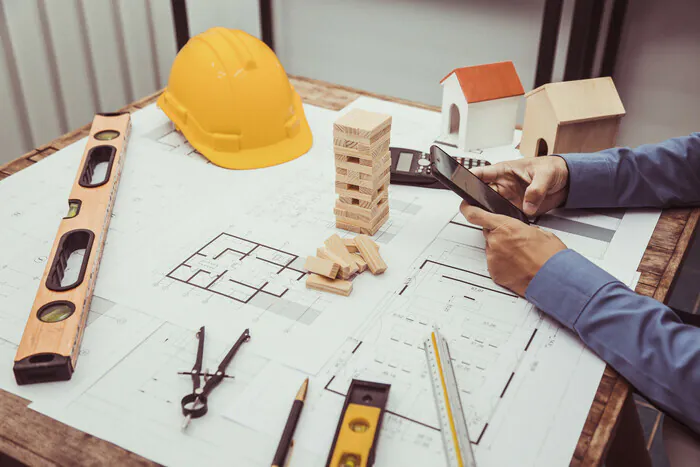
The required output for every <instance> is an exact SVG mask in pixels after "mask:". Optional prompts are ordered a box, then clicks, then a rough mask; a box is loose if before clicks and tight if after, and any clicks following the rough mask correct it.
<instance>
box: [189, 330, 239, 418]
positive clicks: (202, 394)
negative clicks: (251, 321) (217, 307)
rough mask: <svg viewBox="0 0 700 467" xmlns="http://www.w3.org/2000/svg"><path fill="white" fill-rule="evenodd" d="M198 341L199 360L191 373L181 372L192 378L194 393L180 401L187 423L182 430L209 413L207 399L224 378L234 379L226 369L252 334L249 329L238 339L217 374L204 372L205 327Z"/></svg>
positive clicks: (199, 334) (199, 333)
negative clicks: (202, 380)
mask: <svg viewBox="0 0 700 467" xmlns="http://www.w3.org/2000/svg"><path fill="white" fill-rule="evenodd" d="M197 339H199V345H198V346H197V360H196V361H195V362H194V366H193V367H192V370H191V371H181V372H179V373H178V374H180V375H191V376H192V393H191V394H187V395H186V396H185V397H183V398H182V401H180V405H181V406H182V414H183V415H184V416H185V421H184V422H183V423H182V429H183V430H185V429H186V428H187V426H188V425H189V424H190V421H191V420H192V419H193V418H199V417H202V416H204V414H206V413H207V410H208V408H207V397H208V396H209V394H210V393H211V392H212V391H213V390H214V388H215V387H217V386H218V385H219V383H221V381H223V380H224V378H233V376H230V375H227V374H226V367H228V365H229V363H231V360H233V357H234V355H236V352H238V349H239V348H240V347H241V345H243V343H244V342H247V341H249V340H250V332H249V330H248V329H246V330H245V331H243V334H241V337H239V338H238V340H237V341H236V343H235V344H233V347H231V350H229V351H228V353H227V354H226V356H225V357H224V359H223V360H222V361H221V363H220V364H219V367H218V368H217V369H216V373H213V374H212V373H209V372H208V371H204V372H202V359H203V357H204V326H202V327H201V328H199V332H197ZM200 377H204V387H200V384H201V379H200Z"/></svg>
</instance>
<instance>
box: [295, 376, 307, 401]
mask: <svg viewBox="0 0 700 467" xmlns="http://www.w3.org/2000/svg"><path fill="white" fill-rule="evenodd" d="M308 387H309V378H306V379H305V380H304V382H303V383H301V387H300V388H299V392H297V400H300V401H303V400H305V399H306V390H307V389H308Z"/></svg>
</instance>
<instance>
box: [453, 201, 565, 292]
mask: <svg viewBox="0 0 700 467" xmlns="http://www.w3.org/2000/svg"><path fill="white" fill-rule="evenodd" d="M459 210H460V211H462V214H463V215H464V217H465V218H466V219H467V221H469V222H470V223H472V224H475V225H478V226H481V227H483V229H484V238H485V239H486V262H487V264H488V268H489V273H490V274H491V278H492V279H493V280H494V282H496V283H497V284H499V285H501V286H503V287H506V288H508V289H510V290H512V291H513V292H515V293H517V294H518V295H520V296H525V290H527V286H528V285H530V281H531V280H532V279H533V278H534V277H535V274H537V271H539V270H540V268H541V267H542V266H543V265H544V263H546V262H547V260H548V259H549V258H551V257H552V256H554V255H555V254H556V253H558V252H559V251H561V250H565V249H566V245H564V243H562V241H561V240H559V238H557V236H556V235H554V234H553V233H551V232H547V231H546V230H542V229H540V228H539V227H534V226H530V225H527V224H525V223H524V222H521V221H519V220H517V219H513V218H512V217H508V216H502V215H500V214H493V213H490V212H487V211H484V210H483V209H480V208H477V207H476V206H470V205H468V204H467V203H466V202H462V205H461V206H460V207H459Z"/></svg>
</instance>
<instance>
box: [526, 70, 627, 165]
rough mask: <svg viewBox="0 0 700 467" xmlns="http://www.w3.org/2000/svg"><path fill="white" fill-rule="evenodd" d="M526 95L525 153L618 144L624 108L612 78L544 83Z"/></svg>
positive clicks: (591, 149)
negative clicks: (616, 141) (618, 133)
mask: <svg viewBox="0 0 700 467" xmlns="http://www.w3.org/2000/svg"><path fill="white" fill-rule="evenodd" d="M525 99H526V106H525V122H524V124H523V137H522V140H521V142H520V152H521V153H522V155H523V156H525V157H536V156H544V155H547V154H566V153H570V152H595V151H600V150H602V149H607V148H611V147H613V146H615V140H616V139H617V132H618V128H619V126H620V120H621V119H622V117H623V116H624V115H625V108H624V107H623V106H622V101H621V100H620V96H619V95H618V94H617V90H616V89H615V84H614V83H613V80H612V78H609V77H605V78H594V79H584V80H580V81H565V82H562V83H550V84H545V85H543V86H540V87H539V88H537V89H534V90H532V91H530V92H529V93H527V94H526V95H525Z"/></svg>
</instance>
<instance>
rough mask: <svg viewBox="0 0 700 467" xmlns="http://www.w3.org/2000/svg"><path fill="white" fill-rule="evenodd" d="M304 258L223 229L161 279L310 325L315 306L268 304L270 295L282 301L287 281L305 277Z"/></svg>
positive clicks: (315, 315) (300, 279) (298, 280)
mask: <svg viewBox="0 0 700 467" xmlns="http://www.w3.org/2000/svg"><path fill="white" fill-rule="evenodd" d="M303 261H304V260H303V258H299V256H298V255H295V254H293V253H288V252H286V251H282V250H279V249H277V248H273V247H270V246H267V245H263V244H261V243H256V242H253V241H249V240H246V239H244V238H241V237H237V236H235V235H232V234H230V233H226V232H222V233H221V234H219V235H217V236H216V237H215V238H214V239H213V240H211V241H210V242H208V243H207V244H206V245H204V246H203V247H202V248H200V249H199V250H197V251H196V252H194V253H192V254H191V255H190V256H189V257H188V258H187V259H186V260H184V261H183V262H182V263H180V264H178V265H177V266H175V268H173V270H172V271H170V272H168V273H167V274H166V277H167V278H169V279H174V280H176V281H178V282H182V283H184V284H187V285H188V286H191V287H196V288H197V289H200V290H205V291H207V292H211V293H213V294H216V295H219V296H222V297H226V298H228V299H230V300H233V301H235V302H238V303H242V304H244V305H247V304H251V305H253V306H257V307H258V308H262V309H268V310H269V311H272V312H274V313H278V314H280V315H281V316H286V317H288V318H290V319H293V320H295V321H297V322H300V323H303V324H310V323H311V322H313V320H314V319H316V317H317V316H318V315H319V314H320V313H321V312H320V311H319V310H316V309H314V308H312V307H308V306H304V305H301V304H298V305H297V304H296V303H295V302H291V301H287V300H285V303H284V305H281V304H278V306H275V305H274V304H273V306H269V304H270V303H271V302H275V300H274V299H284V296H285V295H286V294H287V292H289V290H290V288H289V285H290V283H299V282H301V281H302V280H303V279H305V278H306V272H305V271H304V270H303V269H302V268H303ZM295 305H296V306H295Z"/></svg>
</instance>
